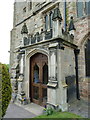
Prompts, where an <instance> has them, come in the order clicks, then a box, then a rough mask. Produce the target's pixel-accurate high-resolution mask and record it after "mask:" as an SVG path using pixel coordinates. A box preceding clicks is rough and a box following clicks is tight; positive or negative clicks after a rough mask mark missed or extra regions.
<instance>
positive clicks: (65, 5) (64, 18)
mask: <svg viewBox="0 0 90 120" xmlns="http://www.w3.org/2000/svg"><path fill="white" fill-rule="evenodd" d="M64 30H65V31H66V0H64Z"/></svg>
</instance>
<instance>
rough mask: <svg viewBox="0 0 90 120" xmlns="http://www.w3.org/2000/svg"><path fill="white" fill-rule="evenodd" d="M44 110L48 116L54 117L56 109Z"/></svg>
mask: <svg viewBox="0 0 90 120" xmlns="http://www.w3.org/2000/svg"><path fill="white" fill-rule="evenodd" d="M44 110H45V114H46V115H52V114H53V112H54V109H52V108H51V107H48V108H46V109H44Z"/></svg>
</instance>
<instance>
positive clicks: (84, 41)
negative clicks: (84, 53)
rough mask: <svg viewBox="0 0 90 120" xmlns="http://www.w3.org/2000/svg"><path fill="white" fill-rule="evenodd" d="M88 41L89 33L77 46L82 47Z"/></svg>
mask: <svg viewBox="0 0 90 120" xmlns="http://www.w3.org/2000/svg"><path fill="white" fill-rule="evenodd" d="M88 39H90V32H88V33H87V34H86V35H85V36H84V37H83V39H82V40H81V41H80V42H79V44H78V46H84V45H85V43H86V41H87V40H88Z"/></svg>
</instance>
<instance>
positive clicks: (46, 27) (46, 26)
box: [45, 15, 48, 30]
mask: <svg viewBox="0 0 90 120" xmlns="http://www.w3.org/2000/svg"><path fill="white" fill-rule="evenodd" d="M45 29H46V30H47V29H48V15H46V16H45Z"/></svg>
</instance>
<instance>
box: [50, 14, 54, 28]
mask: <svg viewBox="0 0 90 120" xmlns="http://www.w3.org/2000/svg"><path fill="white" fill-rule="evenodd" d="M52 15H53V14H52V12H50V15H49V21H50V28H52V25H53V21H52Z"/></svg>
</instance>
